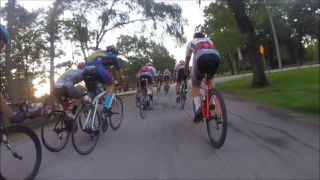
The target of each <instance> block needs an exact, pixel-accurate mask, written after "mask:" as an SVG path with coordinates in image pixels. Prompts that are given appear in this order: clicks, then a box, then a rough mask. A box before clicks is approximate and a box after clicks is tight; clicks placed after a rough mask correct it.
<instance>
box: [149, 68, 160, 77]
mask: <svg viewBox="0 0 320 180" xmlns="http://www.w3.org/2000/svg"><path fill="white" fill-rule="evenodd" d="M148 68H149V70H150V73H151V74H152V76H158V75H157V71H156V68H154V67H153V66H148Z"/></svg>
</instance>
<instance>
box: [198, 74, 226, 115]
mask: <svg viewBox="0 0 320 180" xmlns="http://www.w3.org/2000/svg"><path fill="white" fill-rule="evenodd" d="M202 81H203V83H204V84H205V85H206V88H207V90H206V94H205V96H206V102H205V103H203V102H201V108H202V115H203V117H204V118H206V119H210V118H211V116H210V110H209V108H210V107H209V101H210V97H209V89H211V88H212V87H211V84H210V83H208V81H207V80H206V79H203V80H202ZM213 100H214V104H215V105H216V104H217V100H216V96H214V98H213ZM216 110H217V112H218V115H219V116H221V111H220V108H219V107H218V106H216Z"/></svg>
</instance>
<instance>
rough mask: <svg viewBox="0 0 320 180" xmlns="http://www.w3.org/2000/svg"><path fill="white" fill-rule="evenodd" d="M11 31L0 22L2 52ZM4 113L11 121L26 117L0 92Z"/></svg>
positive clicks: (7, 42) (1, 106) (0, 106)
mask: <svg viewBox="0 0 320 180" xmlns="http://www.w3.org/2000/svg"><path fill="white" fill-rule="evenodd" d="M9 39H10V38H9V32H8V30H7V28H5V27H4V26H3V25H2V24H0V53H2V52H4V50H5V48H6V45H8V44H9ZM2 113H4V114H5V115H6V116H7V117H8V118H9V119H10V121H11V123H20V122H22V121H23V120H24V118H25V117H26V113H25V112H12V109H11V108H10V107H9V106H8V104H7V103H6V101H5V99H4V98H3V96H2V93H0V115H1V114H2Z"/></svg>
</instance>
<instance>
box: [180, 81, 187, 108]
mask: <svg viewBox="0 0 320 180" xmlns="http://www.w3.org/2000/svg"><path fill="white" fill-rule="evenodd" d="M180 92H182V93H181V95H180V109H181V110H183V109H184V105H185V103H186V92H185V86H184V83H183V84H182V88H181V90H180Z"/></svg>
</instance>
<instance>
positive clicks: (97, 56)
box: [85, 50, 120, 71]
mask: <svg viewBox="0 0 320 180" xmlns="http://www.w3.org/2000/svg"><path fill="white" fill-rule="evenodd" d="M92 65H102V66H103V67H104V68H105V69H108V68H109V67H111V66H114V67H115V68H116V70H117V71H119V70H120V63H119V60H118V58H117V56H115V55H114V54H112V53H111V52H106V51H102V50H97V51H94V52H93V53H91V54H90V55H89V56H88V58H87V60H86V62H85V66H86V67H87V66H92Z"/></svg>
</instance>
